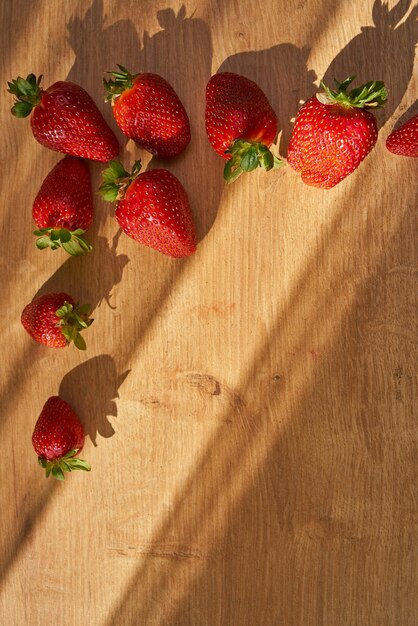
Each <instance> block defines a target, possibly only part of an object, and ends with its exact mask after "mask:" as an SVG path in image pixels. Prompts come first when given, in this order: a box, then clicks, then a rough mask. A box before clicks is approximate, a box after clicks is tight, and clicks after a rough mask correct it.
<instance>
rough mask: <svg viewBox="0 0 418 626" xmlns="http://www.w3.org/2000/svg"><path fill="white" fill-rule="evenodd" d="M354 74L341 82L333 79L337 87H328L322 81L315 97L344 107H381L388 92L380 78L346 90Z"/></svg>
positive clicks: (324, 102)
mask: <svg viewBox="0 0 418 626" xmlns="http://www.w3.org/2000/svg"><path fill="white" fill-rule="evenodd" d="M354 79H355V76H349V77H348V78H346V79H345V80H344V81H343V82H342V83H339V82H338V81H337V80H336V81H335V83H336V86H337V89H335V90H334V89H329V87H327V86H326V85H324V83H323V82H321V87H322V89H323V92H321V93H318V94H317V95H316V97H317V98H318V100H319V101H320V102H321V103H322V104H342V105H344V106H346V107H356V108H358V109H369V108H370V109H377V108H379V107H382V106H383V105H384V104H385V102H386V100H387V99H388V92H387V89H386V87H385V85H384V83H383V82H382V81H381V80H375V81H369V82H368V83H366V84H365V85H362V86H361V87H356V88H355V89H351V91H347V89H348V87H349V86H350V85H351V83H352V82H353V80H354Z"/></svg>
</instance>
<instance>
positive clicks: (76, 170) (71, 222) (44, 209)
mask: <svg viewBox="0 0 418 626" xmlns="http://www.w3.org/2000/svg"><path fill="white" fill-rule="evenodd" d="M32 216H33V219H34V221H35V224H36V226H37V227H38V229H39V230H35V233H34V234H35V235H37V237H38V239H37V241H36V245H37V246H38V248H39V249H43V248H52V250H56V249H57V248H59V247H60V246H61V247H62V248H64V250H65V251H66V252H68V253H69V254H72V255H80V254H84V253H85V252H89V251H90V250H91V249H92V248H91V245H90V244H89V243H88V242H87V241H86V240H85V239H84V237H83V234H84V232H85V231H86V230H87V228H88V227H89V226H90V225H91V223H92V221H93V199H92V191H91V180H90V171H89V168H88V166H87V164H86V162H85V161H83V160H81V159H77V158H75V157H70V156H66V157H64V158H63V159H62V160H61V161H59V163H57V164H56V165H55V167H54V168H53V169H52V170H51V171H50V172H49V174H48V176H47V177H46V178H45V180H44V182H43V183H42V185H41V188H40V190H39V192H38V194H37V196H36V198H35V202H34V203H33V208H32Z"/></svg>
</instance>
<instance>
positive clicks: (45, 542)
mask: <svg viewBox="0 0 418 626" xmlns="http://www.w3.org/2000/svg"><path fill="white" fill-rule="evenodd" d="M385 7H386V5H383V4H381V3H380V0H375V1H373V0H361V1H360V0H354V1H349V0H342V1H341V2H339V3H335V2H333V1H331V0H287V2H284V1H282V0H280V1H279V2H274V1H273V0H264V1H263V2H257V1H254V0H253V1H252V2H249V1H248V2H247V1H246V0H245V1H241V2H236V1H235V0H228V1H225V0H224V1H222V0H215V1H212V2H204V1H200V0H199V1H198V2H194V3H192V2H189V1H187V2H185V3H184V4H182V3H181V2H162V1H160V0H157V1H153V2H151V1H150V0H144V1H142V2H141V3H137V2H134V1H133V0H125V1H124V2H123V3H114V2H110V1H106V0H92V1H91V2H90V1H81V0H80V1H76V0H66V1H65V2H56V3H51V2H47V1H46V0H34V2H32V3H29V4H28V3H26V2H23V0H15V2H13V3H12V2H4V3H2V4H1V6H0V15H1V23H2V26H3V38H2V45H3V49H2V61H3V63H2V82H1V84H2V85H3V87H4V88H5V85H6V81H7V80H10V79H11V78H14V77H15V76H17V75H18V74H20V75H26V74H27V73H29V72H30V71H33V72H34V73H35V74H39V73H42V74H43V75H44V81H45V84H52V82H54V81H56V80H61V79H65V78H68V79H69V80H73V81H75V82H77V83H79V84H80V85H82V86H83V87H84V88H86V89H87V90H88V91H89V92H90V93H91V94H92V96H93V97H94V99H95V100H96V102H97V103H98V104H99V107H100V109H101V110H102V112H103V114H104V115H105V117H106V119H107V120H108V122H109V123H110V124H111V125H112V127H113V128H115V124H114V123H113V120H112V119H111V112H110V110H109V107H108V105H105V104H104V102H103V100H102V83H101V79H102V76H103V72H105V71H106V70H109V69H113V68H114V67H115V64H116V63H121V64H123V65H126V66H127V67H128V68H132V69H133V70H140V69H144V70H147V71H153V72H156V73H160V74H162V75H163V76H164V77H165V78H166V79H167V80H169V81H170V82H171V83H172V84H173V86H174V87H175V89H176V90H177V92H178V93H179V95H180V97H181V98H182V100H183V102H184V104H185V106H186V109H187V110H188V112H189V114H190V118H191V125H192V132H193V141H192V143H191V144H190V146H189V148H188V150H187V151H186V152H185V153H184V155H182V156H181V157H179V158H178V159H176V160H175V161H173V162H172V163H170V164H168V165H167V164H166V166H167V167H168V168H169V169H170V170H171V171H172V172H173V173H174V174H175V175H176V176H178V177H179V178H180V180H181V181H182V182H183V183H184V185H185V187H186V188H187V191H188V193H189V196H190V200H191V204H192V207H193V211H194V216H195V221H196V225H197V229H198V233H199V239H200V244H199V248H198V251H197V253H196V255H194V256H193V257H192V258H190V259H187V260H180V261H175V260H173V259H169V258H165V257H163V256H162V255H159V254H158V253H156V252H154V251H152V250H148V249H146V248H143V247H141V246H139V245H138V244H137V243H135V242H134V241H132V240H130V239H128V238H127V237H125V236H124V235H121V234H120V232H119V231H118V228H117V224H116V222H115V220H114V217H113V209H112V208H111V207H109V205H105V203H103V202H102V201H101V200H100V199H99V198H96V200H95V210H96V218H95V224H94V227H93V228H92V236H91V241H92V243H93V245H94V251H93V253H92V254H91V255H89V256H88V257H86V258H84V259H66V258H64V254H63V253H61V252H60V251H57V252H55V253H50V252H49V251H47V252H44V253H40V252H38V251H37V250H36V249H35V246H34V244H33V239H34V238H33V236H32V234H31V233H32V230H33V224H32V220H31V206H32V202H33V198H34V197H35V195H36V193H37V191H38V189H39V186H40V184H41V182H42V180H43V178H44V177H45V176H46V174H47V173H48V171H49V170H50V169H51V168H52V166H53V165H54V164H55V163H56V162H57V161H58V160H59V158H60V157H59V155H58V154H56V153H53V152H51V151H48V150H46V149H44V148H42V147H41V146H40V145H38V144H37V143H36V141H35V140H34V139H33V137H32V136H31V131H30V127H29V123H28V121H27V120H26V121H22V120H16V119H13V118H12V117H11V116H10V113H9V108H10V106H11V96H10V95H9V94H6V92H5V89H3V98H2V106H1V124H2V126H1V127H2V129H3V141H2V153H1V154H2V157H1V158H2V165H3V167H2V172H3V175H2V201H3V207H2V222H3V223H2V229H1V232H2V255H1V275H2V296H3V320H4V324H3V327H2V330H1V336H2V346H3V350H4V354H3V356H2V367H1V373H0V380H1V389H2V392H1V408H2V411H1V423H0V429H1V435H2V440H3V446H2V454H3V459H2V463H1V470H0V472H1V502H2V506H1V511H2V513H1V516H2V524H1V528H2V533H1V537H0V554H1V567H0V577H1V586H0V622H1V623H4V624H6V623H7V624H8V626H27V625H28V626H29V625H30V626H40V625H41V624H45V623H50V624H59V625H60V626H75V625H76V624H85V625H88V626H143V625H147V626H148V625H153V626H154V625H155V626H157V625H158V626H416V624H417V623H418V593H417V588H416V580H417V574H418V571H417V554H416V545H417V532H416V523H417V508H416V478H417V475H416V467H417V465H416V460H417V457H416V451H417V429H416V412H415V414H414V411H415V405H414V399H415V398H416V341H417V329H416V293H417V291H416V287H417V280H416V279H417V264H416V247H415V242H416V236H417V227H416V217H415V216H416V208H417V194H416V177H417V163H416V162H415V160H413V159H406V158H401V157H395V156H392V155H390V154H389V153H388V152H387V151H386V149H385V146H384V140H385V138H386V136H387V135H388V133H389V132H390V131H391V130H392V128H393V127H394V125H395V123H396V122H397V120H398V119H399V118H400V117H401V116H405V115H407V114H408V111H412V110H413V109H410V107H413V105H414V103H415V101H416V98H417V92H418V83H417V72H416V69H417V65H416V58H415V56H414V46H415V44H416V43H417V40H418V37H417V22H416V17H417V14H416V6H415V7H414V5H413V3H412V2H410V1H409V0H398V2H396V0H395V1H393V0H390V1H389V4H388V6H387V7H386V8H385ZM389 10H390V12H389ZM395 25H397V27H396V28H395V27H394V26H395ZM219 68H222V69H227V70H232V71H237V72H240V73H243V74H245V75H247V76H249V77H250V78H252V79H254V80H256V81H257V82H258V83H259V84H260V86H261V87H262V88H263V89H264V90H265V92H266V93H267V95H268V96H269V98H270V100H271V102H272V104H273V106H274V108H275V109H276V111H277V113H278V117H279V120H280V124H281V129H282V132H281V134H280V135H279V139H278V142H277V145H278V148H279V149H280V151H281V153H282V154H285V151H286V146H287V143H288V141H289V137H290V133H291V128H292V118H293V117H294V115H295V114H296V111H297V109H298V107H299V105H300V101H303V100H305V99H306V98H308V97H309V96H310V95H311V94H312V93H313V92H315V90H316V89H317V85H318V81H319V80H320V79H322V77H323V76H325V77H326V78H327V79H328V80H329V79H332V78H333V77H334V76H335V77H336V78H341V79H343V78H345V77H346V76H348V75H350V74H358V77H359V80H369V79H382V78H383V79H384V80H385V81H386V84H387V87H388V89H389V92H390V98H389V101H388V106H387V107H386V109H385V110H384V111H383V112H381V113H380V114H379V124H380V127H381V129H380V138H379V142H378V144H377V146H376V148H375V149H374V150H373V152H372V153H371V154H370V156H369V157H367V159H366V160H365V162H364V163H363V164H362V165H361V167H360V168H359V170H357V171H356V172H355V173H354V174H353V175H351V176H350V177H349V178H348V179H346V180H345V181H343V182H342V183H341V184H339V185H338V186H337V187H336V188H334V189H332V190H330V191H320V190H318V189H312V188H309V187H306V186H305V185H304V184H303V183H302V182H301V181H300V179H299V177H298V176H297V175H296V174H295V173H294V172H292V171H291V170H290V169H289V170H286V171H284V170H283V171H282V170H281V171H278V172H274V173H270V174H268V175H267V174H263V173H262V172H260V173H258V172H256V173H253V174H251V175H248V176H247V177H242V179H240V180H239V181H237V182H236V183H235V184H234V185H232V186H229V187H225V186H224V184H223V180H222V166H223V164H222V162H221V159H219V158H218V157H217V156H216V155H215V153H214V152H213V151H212V150H211V148H210V146H209V144H208V142H207V138H206V134H205V129H204V90H205V85H206V82H207V80H208V79H209V77H210V75H211V74H212V73H214V72H216V71H217V70H218V69H219ZM337 74H338V76H337ZM118 136H119V138H120V139H121V142H122V144H123V160H124V163H125V164H126V165H129V164H130V163H131V162H132V160H133V159H134V158H138V157H139V156H140V157H141V158H143V160H144V163H145V164H148V162H149V160H150V159H149V155H147V154H146V153H144V152H142V151H140V150H139V149H138V148H137V147H135V146H134V145H133V144H132V142H128V143H127V144H126V142H125V143H124V142H123V140H122V137H121V135H120V134H119V135H118ZM158 164H160V163H159V162H158V160H153V162H152V163H150V166H155V165H158ZM101 169H102V166H101V165H100V164H92V166H91V171H92V177H93V183H94V186H95V189H97V187H98V184H99V180H100V171H101ZM54 289H60V290H61V289H65V290H68V291H69V292H70V293H73V294H74V296H75V297H76V298H78V299H80V300H83V301H89V302H91V303H92V304H93V305H94V306H95V312H94V317H95V322H94V324H93V326H92V327H91V328H90V329H89V330H88V336H87V333H86V339H87V341H88V350H87V353H85V354H78V353H77V352H76V351H75V350H73V349H70V348H69V349H66V350H62V351H59V350H57V351H53V352H52V351H51V350H48V349H46V348H44V347H42V346H40V345H37V344H35V343H34V342H32V341H31V340H30V339H29V338H28V337H27V335H26V334H25V333H24V331H23V329H22V327H21V325H20V321H19V318H20V312H21V310H22V309H23V307H24V306H25V304H26V303H27V302H29V301H30V300H31V299H32V298H33V297H34V296H35V295H36V294H38V293H44V292H46V291H49V290H54ZM57 393H60V394H61V395H62V397H64V398H65V399H66V400H67V401H69V402H70V403H71V404H72V405H73V406H74V408H75V409H76V410H77V411H78V412H79V414H80V417H81V418H82V420H83V422H84V424H85V426H86V430H87V432H88V434H89V438H88V440H87V442H86V447H85V458H87V459H88V460H89V461H90V462H91V465H92V468H93V469H92V472H91V473H90V474H84V473H80V474H81V475H71V476H70V477H69V479H68V480H66V481H65V483H63V484H61V483H59V484H57V483H53V482H52V481H45V479H44V477H43V474H42V472H41V471H40V470H39V469H38V468H37V463H36V457H35V454H34V452H33V450H32V447H31V434H32V429H33V426H34V423H35V421H36V419H37V417H38V415H39V413H40V410H41V408H42V406H43V404H44V402H45V401H46V399H47V398H48V397H49V396H50V395H55V394H57Z"/></svg>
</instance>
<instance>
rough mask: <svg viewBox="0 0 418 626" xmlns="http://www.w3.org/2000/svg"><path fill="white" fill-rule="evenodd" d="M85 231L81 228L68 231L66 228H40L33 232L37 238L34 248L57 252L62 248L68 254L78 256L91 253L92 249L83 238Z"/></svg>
mask: <svg viewBox="0 0 418 626" xmlns="http://www.w3.org/2000/svg"><path fill="white" fill-rule="evenodd" d="M84 233H85V231H84V230H83V229H82V228H77V229H76V230H68V229H67V228H40V229H39V230H35V231H34V233H33V234H34V235H36V236H37V237H38V239H37V240H36V247H37V248H38V249H39V250H44V249H45V248H51V250H57V249H58V248H63V249H64V250H65V251H66V252H68V254H71V255H73V256H80V255H82V254H86V252H91V250H92V249H93V248H92V246H91V245H90V244H89V242H88V241H87V239H85V238H84V237H83V235H84Z"/></svg>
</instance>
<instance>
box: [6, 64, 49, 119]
mask: <svg viewBox="0 0 418 626" xmlns="http://www.w3.org/2000/svg"><path fill="white" fill-rule="evenodd" d="M41 80H42V75H41V76H39V78H36V76H35V74H29V75H28V76H27V77H26V78H22V77H21V76H18V77H17V78H16V79H15V80H12V81H11V82H10V83H9V82H8V83H7V84H8V90H7V91H8V92H9V93H11V94H13V95H14V96H15V103H14V105H13V106H12V108H11V111H12V114H13V115H14V116H15V117H27V116H28V115H29V114H30V113H31V111H32V109H33V108H34V107H35V106H36V105H37V104H39V102H40V101H41V98H42V93H43V92H42V89H41V88H40V83H41Z"/></svg>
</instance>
